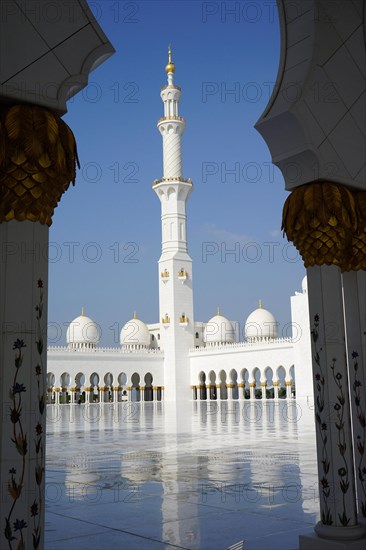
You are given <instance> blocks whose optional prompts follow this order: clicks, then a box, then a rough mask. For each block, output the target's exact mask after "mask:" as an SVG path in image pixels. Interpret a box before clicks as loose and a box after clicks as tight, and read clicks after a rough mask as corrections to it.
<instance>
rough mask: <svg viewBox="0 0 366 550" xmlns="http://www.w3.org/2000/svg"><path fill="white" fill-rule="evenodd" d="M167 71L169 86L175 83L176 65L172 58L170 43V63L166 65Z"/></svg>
mask: <svg viewBox="0 0 366 550" xmlns="http://www.w3.org/2000/svg"><path fill="white" fill-rule="evenodd" d="M165 72H166V73H167V75H168V84H169V86H172V85H173V74H174V73H175V65H174V63H173V60H172V48H171V46H170V44H169V46H168V64H167V65H166V67H165Z"/></svg>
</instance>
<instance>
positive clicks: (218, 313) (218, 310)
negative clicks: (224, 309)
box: [217, 306, 221, 315]
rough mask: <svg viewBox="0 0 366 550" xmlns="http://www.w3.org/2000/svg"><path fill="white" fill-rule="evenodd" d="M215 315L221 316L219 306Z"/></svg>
mask: <svg viewBox="0 0 366 550" xmlns="http://www.w3.org/2000/svg"><path fill="white" fill-rule="evenodd" d="M217 315H221V313H220V306H218V308H217Z"/></svg>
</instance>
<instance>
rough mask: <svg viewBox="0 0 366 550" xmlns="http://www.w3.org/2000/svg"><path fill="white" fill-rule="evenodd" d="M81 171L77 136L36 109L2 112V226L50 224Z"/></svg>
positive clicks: (49, 114) (27, 107)
mask: <svg viewBox="0 0 366 550" xmlns="http://www.w3.org/2000/svg"><path fill="white" fill-rule="evenodd" d="M76 165H77V166H78V167H79V168H80V165H79V160H78V156H77V149H76V143H75V138H74V134H73V133H72V131H71V130H70V128H69V127H68V125H67V124H66V123H65V122H64V121H63V120H62V119H61V118H60V117H59V116H58V115H56V114H54V113H52V112H51V111H48V110H47V109H44V108H43V107H39V106H34V105H14V106H12V107H7V108H5V109H1V110H0V223H2V222H7V221H10V220H13V219H14V220H17V221H25V220H29V221H32V222H39V223H41V224H46V225H51V224H52V216H53V212H54V209H55V208H56V206H57V204H58V202H59V201H60V199H61V196H62V194H63V193H64V192H65V191H66V190H67V189H68V187H69V185H70V182H72V183H73V184H74V183H75V175H76Z"/></svg>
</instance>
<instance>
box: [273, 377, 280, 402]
mask: <svg viewBox="0 0 366 550" xmlns="http://www.w3.org/2000/svg"><path fill="white" fill-rule="evenodd" d="M279 384H280V383H279V381H278V380H274V381H273V390H274V398H275V399H278V387H279Z"/></svg>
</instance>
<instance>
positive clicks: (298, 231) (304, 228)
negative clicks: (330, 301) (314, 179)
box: [282, 182, 366, 271]
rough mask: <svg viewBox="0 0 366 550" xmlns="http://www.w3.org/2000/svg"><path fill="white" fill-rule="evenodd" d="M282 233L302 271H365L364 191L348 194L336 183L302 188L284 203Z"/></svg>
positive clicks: (365, 209) (365, 223) (308, 185)
mask: <svg viewBox="0 0 366 550" xmlns="http://www.w3.org/2000/svg"><path fill="white" fill-rule="evenodd" d="M282 229H283V232H284V234H286V236H287V238H288V239H289V240H290V241H292V242H293V243H294V245H295V246H296V248H297V249H298V250H299V252H300V254H301V256H302V258H303V260H304V264H305V267H309V266H314V265H337V266H339V267H340V268H341V270H342V271H350V270H356V271H357V270H360V269H366V192H365V191H351V190H350V189H348V188H347V187H346V186H344V185H340V184H338V183H327V182H318V183H309V184H306V185H302V186H300V187H298V188H297V189H295V190H294V191H293V192H292V193H291V194H290V195H289V197H287V199H286V202H285V204H284V207H283V214H282Z"/></svg>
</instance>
